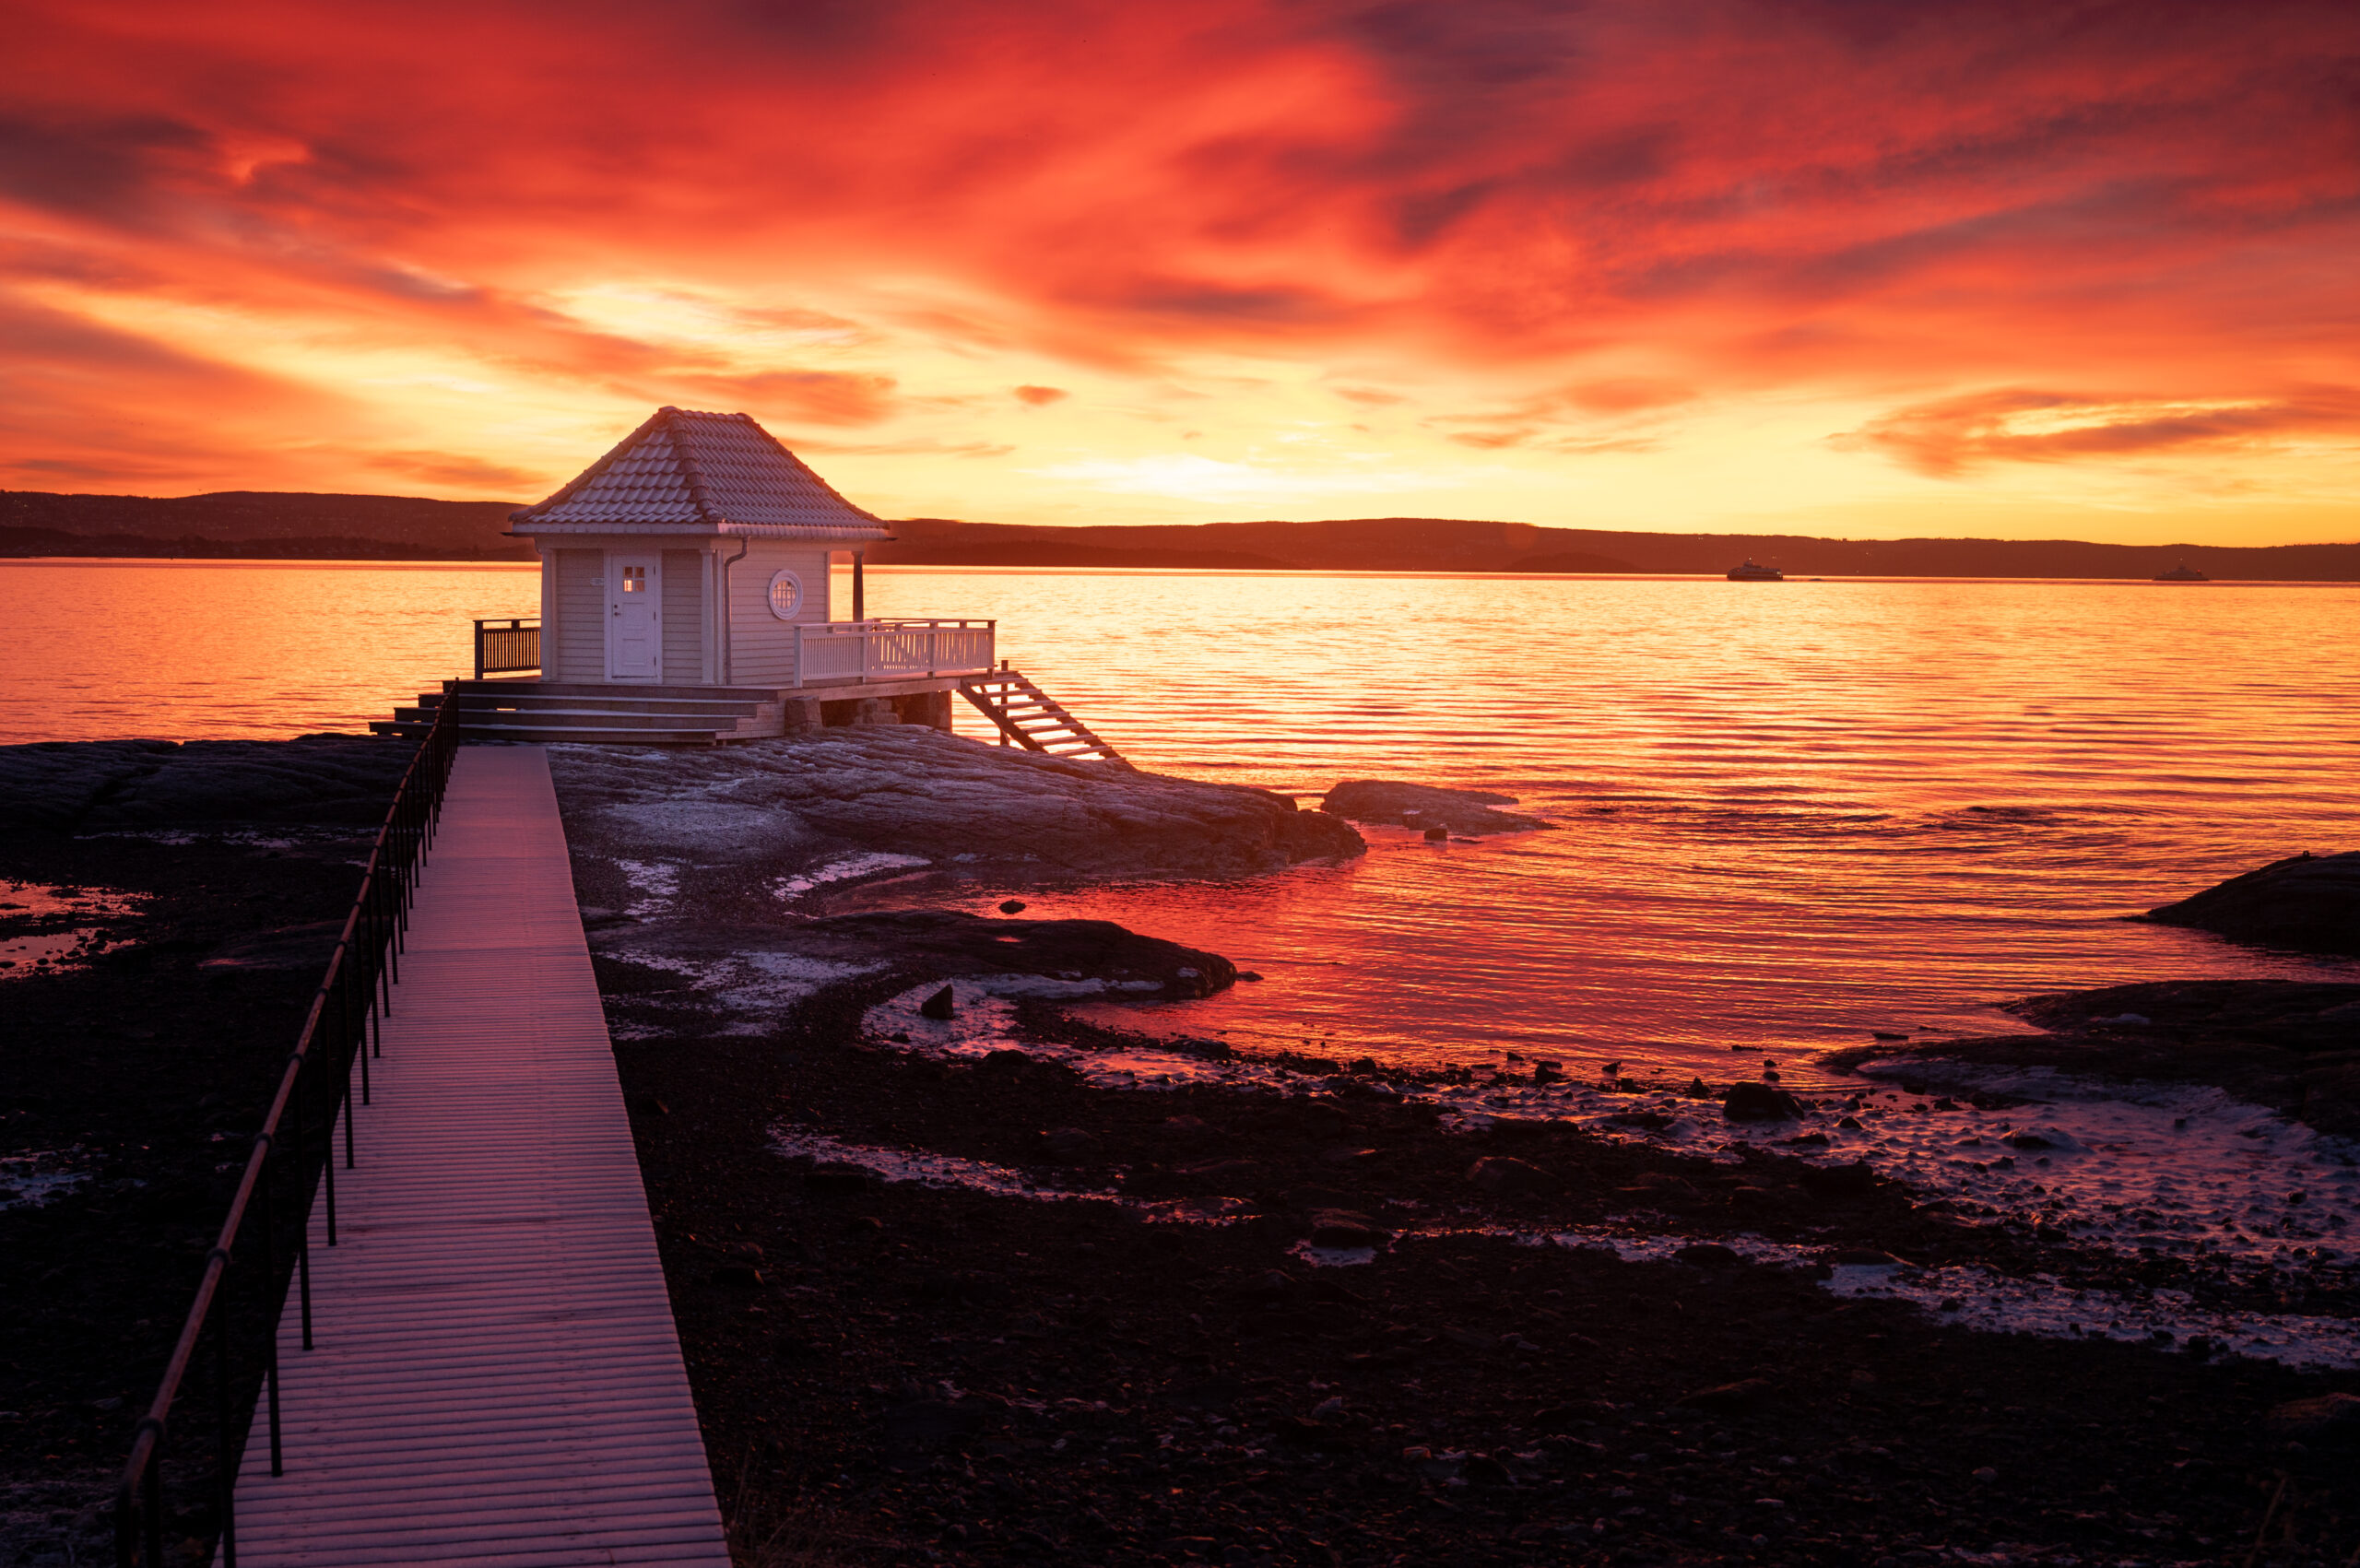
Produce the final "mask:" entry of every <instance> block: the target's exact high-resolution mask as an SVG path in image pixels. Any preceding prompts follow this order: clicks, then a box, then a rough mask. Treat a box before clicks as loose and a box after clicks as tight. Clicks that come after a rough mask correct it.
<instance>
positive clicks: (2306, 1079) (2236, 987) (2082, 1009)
mask: <svg viewBox="0 0 2360 1568" xmlns="http://www.w3.org/2000/svg"><path fill="white" fill-rule="evenodd" d="M2007 1010H2008V1011H2010V1012H2012V1013H2014V1014H2015V1015H2016V1016H2018V1017H2019V1018H2022V1019H2024V1020H2025V1021H2027V1022H2030V1023H2035V1024H2037V1025H2039V1026H2040V1027H2041V1028H2042V1029H2043V1030H2044V1031H2045V1032H2043V1033H2040V1034H2018V1035H1998V1036H1992V1037H1988V1038H1983V1039H1971V1040H1944V1041H1939V1042H1935V1043H1927V1044H1920V1045H1914V1046H1913V1045H1905V1044H1885V1045H1871V1046H1867V1047H1863V1048H1859V1049H1855V1050H1848V1051H1839V1052H1836V1053H1835V1054H1834V1055H1830V1056H1828V1057H1825V1058H1823V1065H1825V1066H1828V1067H1834V1068H1835V1069H1837V1070H1839V1071H1841V1070H1847V1069H1851V1068H1856V1067H1859V1066H1861V1065H1863V1064H1865V1063H1868V1062H1872V1061H1879V1060H1906V1059H1909V1058H1911V1057H1929V1058H1941V1059H1943V1060H1947V1061H1959V1062H1967V1063H1974V1064H1980V1065H1986V1066H2008V1067H2054V1068H2057V1069H2058V1070H2059V1071H2063V1072H2072V1073H2080V1074H2086V1075H2090V1076H2094V1077H2100V1078H2111V1079H2125V1080H2137V1081H2146V1082H2163V1083H2204V1084H2211V1085H2212V1086H2213V1087H2215V1088H2218V1089H2223V1090H2225V1091H2228V1092H2230V1093H2231V1094H2234V1095H2236V1097H2237V1098H2238V1099H2240V1100H2245V1101H2248V1102H2252V1103H2254V1104H2257V1105H2267V1106H2269V1107H2271V1109H2273V1110H2278V1111H2283V1112H2284V1113H2285V1114H2289V1115H2292V1116H2295V1117H2297V1118H2298V1119H2300V1120H2302V1121H2304V1122H2306V1123H2307V1124H2309V1125H2310V1126H2314V1127H2317V1128H2318V1129H2319V1131H2321V1132H2326V1133H2334V1134H2337V1135H2339V1136H2343V1137H2360V983H2355V984H2349V985H2346V984H2330V983H2325V982H2313V981H2295V980H2165V981H2154V982H2149V983H2146V984H2137V985H2109V986H2105V987H2102V988H2100V989H2097V990H2091V991H2061V992H2055V993H2051V994H2048V995H2045V996H2029V997H2025V998H2024V999H2023V1000H2022V1001H2017V1002H2012V1003H2009V1004H2008V1005H2007Z"/></svg>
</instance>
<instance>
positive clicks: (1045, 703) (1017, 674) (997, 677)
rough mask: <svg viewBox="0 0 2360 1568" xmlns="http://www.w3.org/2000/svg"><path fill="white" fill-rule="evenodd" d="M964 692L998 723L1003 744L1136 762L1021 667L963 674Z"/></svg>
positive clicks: (1094, 759) (1125, 765)
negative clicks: (1026, 675)
mask: <svg viewBox="0 0 2360 1568" xmlns="http://www.w3.org/2000/svg"><path fill="white" fill-rule="evenodd" d="M959 692H960V695H961V696H962V697H964V698H966V699H967V701H969V702H971V703H973V705H974V707H975V709H976V711H977V712H979V713H982V714H983V715H984V717H985V718H987V719H989V720H991V721H992V724H993V725H995V726H996V727H997V729H998V730H999V735H1000V744H1001V745H1002V746H1007V745H1009V744H1010V743H1013V744H1015V745H1018V746H1021V747H1023V748H1024V749H1026V750H1027V751H1038V752H1040V753H1042V754H1043V755H1044V756H1048V757H1070V758H1074V759H1077V760H1081V761H1085V762H1112V763H1114V764H1115V766H1116V767H1118V768H1129V767H1130V766H1131V764H1130V762H1129V760H1127V759H1126V758H1125V757H1124V756H1123V754H1122V753H1121V752H1119V751H1117V750H1115V749H1114V748H1113V747H1112V746H1109V745H1108V744H1107V743H1106V742H1105V741H1103V740H1102V739H1100V738H1099V737H1098V736H1097V735H1096V734H1094V733H1093V732H1092V731H1091V728H1090V726H1089V725H1085V724H1083V723H1082V722H1081V721H1080V719H1078V718H1076V717H1074V716H1073V714H1072V713H1068V712H1067V711H1066V709H1065V707H1064V705H1063V704H1061V703H1059V702H1058V701H1056V699H1055V698H1053V697H1051V696H1050V695H1049V694H1048V693H1047V692H1045V691H1044V690H1041V689H1040V688H1039V687H1037V686H1035V685H1033V684H1032V681H1031V680H1030V679H1028V678H1026V677H1025V675H1024V673H1023V672H1022V671H1021V670H1013V669H1010V668H1009V667H1008V666H1006V665H1002V666H1000V667H999V668H997V669H996V670H994V671H992V672H991V673H990V674H988V675H971V676H966V677H963V678H962V679H961V680H960V682H959ZM1133 771H1134V772H1136V771H1137V770H1136V769H1134V770H1133Z"/></svg>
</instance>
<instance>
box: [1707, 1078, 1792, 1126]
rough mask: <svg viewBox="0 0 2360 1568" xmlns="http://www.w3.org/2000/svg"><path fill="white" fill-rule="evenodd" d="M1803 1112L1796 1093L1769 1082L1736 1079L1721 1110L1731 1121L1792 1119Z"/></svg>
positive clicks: (1788, 1120)
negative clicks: (1737, 1081)
mask: <svg viewBox="0 0 2360 1568" xmlns="http://www.w3.org/2000/svg"><path fill="white" fill-rule="evenodd" d="M1721 1114H1722V1115H1723V1116H1726V1117H1727V1118H1729V1120H1730V1121H1732V1122H1791V1121H1795V1120H1798V1119H1799V1118H1800V1117H1801V1115H1802V1114H1803V1108H1802V1106H1801V1104H1800V1103H1799V1102H1797V1101H1796V1099H1795V1097H1794V1096H1793V1095H1791V1094H1789V1093H1788V1092H1787V1091H1785V1090H1783V1089H1774V1088H1772V1087H1771V1086H1770V1085H1769V1084H1766V1083H1733V1084H1731V1085H1729V1097H1728V1098H1727V1099H1725V1100H1723V1101H1722V1102H1721Z"/></svg>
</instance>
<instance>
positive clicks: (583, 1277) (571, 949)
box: [237, 747, 729, 1568]
mask: <svg viewBox="0 0 2360 1568" xmlns="http://www.w3.org/2000/svg"><path fill="white" fill-rule="evenodd" d="M372 1078H373V1080H374V1089H375V1093H374V1100H375V1103H374V1104H373V1105H371V1106H368V1107H365V1108H362V1109H361V1110H360V1112H359V1114H358V1120H357V1121H356V1122H355V1124H354V1125H355V1128H356V1131H357V1132H358V1135H359V1139H360V1165H359V1168H358V1169H356V1170H353V1171H349V1172H347V1171H343V1170H338V1172H337V1173H336V1200H337V1221H338V1224H337V1231H338V1241H339V1243H340V1244H339V1245H337V1246H336V1247H335V1248H333V1249H331V1248H330V1247H328V1246H327V1245H326V1244H325V1243H326V1236H325V1231H324V1229H323V1225H322V1222H321V1218H320V1211H319V1206H317V1205H314V1213H313V1227H312V1269H313V1276H312V1278H313V1324H314V1340H315V1343H316V1346H317V1348H316V1349H314V1350H309V1351H306V1350H303V1349H302V1338H301V1324H300V1321H299V1320H298V1317H297V1313H298V1306H297V1303H296V1301H295V1298H294V1294H293V1292H292V1291H289V1298H288V1304H287V1311H286V1314H285V1315H284V1316H283V1317H282V1320H281V1322H280V1325H279V1330H278V1343H279V1351H278V1356H279V1365H280V1366H281V1368H283V1369H284V1373H283V1375H284V1377H285V1388H284V1404H283V1409H284V1411H285V1417H286V1471H287V1473H286V1474H285V1475H284V1476H283V1477H280V1478H277V1479H273V1477H272V1476H271V1473H270V1448H269V1433H268V1427H267V1424H266V1421H265V1420H263V1419H261V1418H260V1416H259V1415H258V1417H257V1419H256V1421H255V1422H254V1432H253V1436H252V1440H251V1441H250V1442H249V1444H248V1445H247V1449H246V1455H245V1461H244V1465H243V1468H242V1469H241V1471H240V1474H239V1480H238V1492H237V1516H238V1549H239V1550H238V1557H239V1561H240V1562H242V1563H243V1564H248V1565H252V1568H269V1565H273V1564H297V1563H301V1564H338V1565H350V1564H362V1563H403V1564H423V1563H462V1562H464V1563H478V1564H503V1565H505V1564H513V1565H517V1568H525V1565H527V1564H529V1565H534V1568H540V1565H543V1564H548V1565H558V1564H577V1563H578V1564H588V1563H601V1564H604V1563H629V1562H650V1563H652V1562H663V1563H710V1564H714V1565H715V1568H726V1564H727V1563H728V1562H729V1554H728V1551H727V1550H726V1548H725V1546H724V1543H723V1537H722V1526H721V1517H720V1513H719V1510H718V1508H717V1507H716V1506H715V1504H714V1491H713V1479H712V1476H711V1473H710V1472H709V1471H708V1469H707V1468H706V1464H705V1454H704V1444H703V1441H702V1437H701V1436H700V1435H699V1433H698V1430H697V1418H696V1410H695V1408H694V1407H693V1405H691V1403H690V1397H689V1383H688V1376H687V1373H686V1370H685V1369H684V1367H683V1366H682V1364H681V1361H680V1346H679V1340H678V1337H677V1335H676V1334H675V1332H674V1329H673V1326H672V1309H671V1303H670V1301H669V1299H668V1297H667V1295H666V1293H665V1289H664V1272H663V1268H662V1267H661V1265H660V1264H659V1262H658V1260H657V1257H656V1252H655V1229H654V1227H653V1225H652V1224H651V1223H650V1222H649V1220H648V1214H647V1198H646V1194H645V1191H644V1189H643V1187H642V1186H641V1185H640V1177H639V1164H638V1160H637V1157H636V1156H635V1155H634V1153H633V1151H632V1149H631V1127H630V1125H629V1123H628V1122H627V1120H626V1119H625V1116H624V1112H623V1102H622V1091H621V1089H620V1087H619V1084H618V1082H617V1080H616V1078H615V1064H614V1056H613V1054H612V1051H611V1048H610V1046H609V1044H608V1038H607V1025H606V1018H605V1015H604V1014H603V1012H602V1011H601V1010H600V1008H599V1005H598V992H597V986H596V983H595V982H594V981H593V979H592V976H591V971H590V953H589V949H588V947H587V946H586V945H585V944H584V941H583V937H582V922H581V918H580V915H579V914H578V913H577V912H576V909H575V906H574V896H573V877H572V870H571V868H570V867H569V865H568V863H567V858H566V849H565V835H564V831H563V830H562V828H561V827H560V824H559V820H558V811H557V797H556V794H555V792H554V790H553V789H552V787H551V785H550V783H549V761H548V759H547V757H546V756H545V755H544V754H543V753H542V751H541V749H539V748H538V747H504V748H487V747H471V748H467V749H462V750H461V751H460V752H459V754H458V760H457V765H456V767H455V769H454V772H453V774H452V779H451V789H450V796H449V799H448V801H447V803H446V804H445V806H444V807H443V824H442V829H441V831H440V834H439V835H438V837H437V840H436V843H435V847H434V852H433V855H432V856H431V859H430V861H429V863H428V867H427V871H426V874H425V877H424V879H423V881H422V883H421V885H420V889H419V899H418V904H417V909H416V913H415V915H414V917H413V919H412V922H411V927H410V938H409V947H408V950H407V952H406V953H405V954H404V955H403V957H402V961H401V984H400V985H399V986H398V987H397V988H396V989H395V993H394V1010H393V1013H392V1015H391V1016H390V1017H389V1018H388V1019H387V1020H386V1021H385V1031H384V1055H383V1057H382V1058H380V1059H378V1060H377V1061H375V1062H373V1063H372ZM356 1098H357V1097H356ZM340 1141H341V1139H339V1142H340Z"/></svg>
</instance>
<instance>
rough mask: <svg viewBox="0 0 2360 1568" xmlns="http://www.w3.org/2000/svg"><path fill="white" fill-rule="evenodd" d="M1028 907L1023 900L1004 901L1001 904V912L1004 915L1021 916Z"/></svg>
mask: <svg viewBox="0 0 2360 1568" xmlns="http://www.w3.org/2000/svg"><path fill="white" fill-rule="evenodd" d="M1026 907H1027V906H1026V904H1025V902H1024V901H1023V900H1022V899H1003V900H1002V901H1001V902H1000V906H999V912H1000V913H1001V914H1023V913H1024V911H1025V909H1026Z"/></svg>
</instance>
